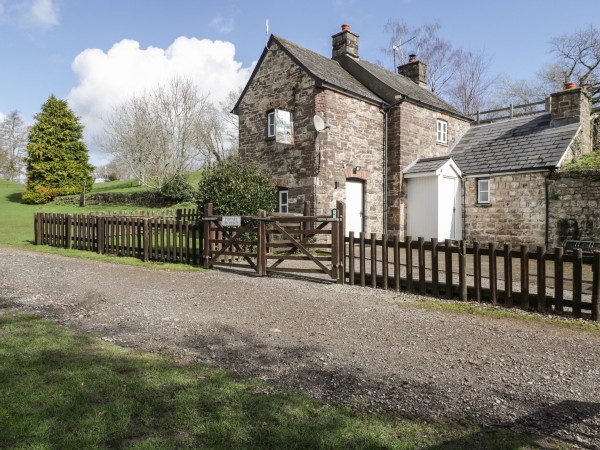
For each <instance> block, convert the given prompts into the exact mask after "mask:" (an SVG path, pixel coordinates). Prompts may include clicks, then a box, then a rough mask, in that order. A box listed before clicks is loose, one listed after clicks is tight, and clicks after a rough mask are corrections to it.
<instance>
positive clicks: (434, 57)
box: [383, 19, 460, 95]
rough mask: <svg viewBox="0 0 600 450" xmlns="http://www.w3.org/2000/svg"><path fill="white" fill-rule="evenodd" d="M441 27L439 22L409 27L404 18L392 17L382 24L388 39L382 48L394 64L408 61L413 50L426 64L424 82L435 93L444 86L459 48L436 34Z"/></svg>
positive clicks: (447, 84) (455, 60) (450, 75)
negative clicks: (387, 44)
mask: <svg viewBox="0 0 600 450" xmlns="http://www.w3.org/2000/svg"><path fill="white" fill-rule="evenodd" d="M441 27H442V26H441V25H440V24H439V23H433V24H425V25H422V26H420V27H410V26H408V25H407V24H406V23H405V22H404V21H403V20H391V19H390V20H388V22H387V23H386V25H385V27H384V29H385V31H386V32H387V33H388V34H390V42H389V46H388V47H387V48H386V49H384V50H383V51H384V52H385V53H386V54H387V55H389V56H392V57H393V58H394V66H396V64H398V65H400V64H406V63H408V62H409V55H410V54H413V53H414V54H416V55H417V58H418V59H419V60H421V61H423V62H424V63H426V64H427V86H428V87H429V89H431V91H432V92H435V93H437V94H438V95H442V94H444V93H445V91H446V90H447V88H448V86H449V82H450V80H451V79H452V77H453V75H454V73H455V72H456V69H457V61H458V58H459V56H460V50H457V49H454V48H453V47H452V45H451V44H450V42H449V41H447V40H444V39H442V38H441V37H440V36H439V35H438V32H439V31H440V29H441ZM395 69H396V67H394V70H395Z"/></svg>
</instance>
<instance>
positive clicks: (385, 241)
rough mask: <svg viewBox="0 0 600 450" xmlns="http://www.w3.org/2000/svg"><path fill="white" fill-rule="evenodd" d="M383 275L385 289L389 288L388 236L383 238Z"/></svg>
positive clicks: (385, 235)
mask: <svg viewBox="0 0 600 450" xmlns="http://www.w3.org/2000/svg"><path fill="white" fill-rule="evenodd" d="M381 275H382V277H383V278H382V280H383V288H384V289H387V288H388V235H387V234H384V235H382V236H381Z"/></svg>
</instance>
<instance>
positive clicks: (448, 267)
mask: <svg viewBox="0 0 600 450" xmlns="http://www.w3.org/2000/svg"><path fill="white" fill-rule="evenodd" d="M444 252H445V254H444V258H445V260H446V261H445V265H444V269H445V271H446V298H452V241H451V240H450V239H446V240H445V241H444Z"/></svg>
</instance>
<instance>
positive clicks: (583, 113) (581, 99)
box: [550, 83, 592, 153]
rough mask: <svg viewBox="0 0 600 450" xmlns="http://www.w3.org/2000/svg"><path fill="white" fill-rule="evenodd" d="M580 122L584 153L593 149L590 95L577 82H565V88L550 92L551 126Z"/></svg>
mask: <svg viewBox="0 0 600 450" xmlns="http://www.w3.org/2000/svg"><path fill="white" fill-rule="evenodd" d="M570 122H580V123H581V126H582V132H581V135H580V139H581V141H580V143H581V148H582V153H588V152H589V151H590V150H591V145H592V144H591V124H590V95H589V93H588V92H587V90H586V89H585V88H581V87H576V85H575V83H565V89H564V90H562V91H559V92H555V93H553V94H550V126H557V125H562V124H564V123H570Z"/></svg>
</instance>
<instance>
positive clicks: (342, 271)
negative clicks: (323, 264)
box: [336, 200, 346, 284]
mask: <svg viewBox="0 0 600 450" xmlns="http://www.w3.org/2000/svg"><path fill="white" fill-rule="evenodd" d="M336 207H337V210H338V217H339V218H340V221H339V222H338V223H337V225H338V239H339V243H340V244H339V245H338V250H339V252H340V256H339V258H338V264H339V271H338V276H339V281H338V282H339V283H341V284H344V283H345V282H346V242H345V236H346V225H345V224H346V204H345V203H344V202H342V201H339V200H338V201H337V202H336Z"/></svg>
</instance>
